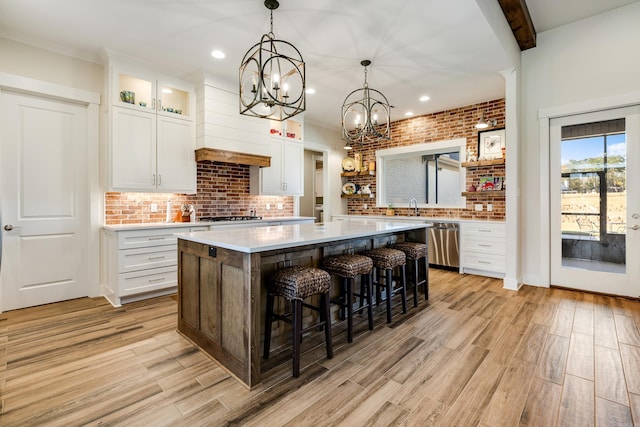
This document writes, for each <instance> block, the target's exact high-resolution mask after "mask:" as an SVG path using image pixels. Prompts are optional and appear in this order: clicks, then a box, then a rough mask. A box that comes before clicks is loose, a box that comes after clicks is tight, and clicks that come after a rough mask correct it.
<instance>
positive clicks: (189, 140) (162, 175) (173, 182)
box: [109, 66, 196, 193]
mask: <svg viewBox="0 0 640 427" xmlns="http://www.w3.org/2000/svg"><path fill="white" fill-rule="evenodd" d="M110 70H111V79H110V81H111V91H110V93H111V105H112V107H111V114H110V119H111V127H110V131H111V133H110V148H111V151H110V168H109V170H110V172H111V180H110V185H109V187H110V189H112V190H115V191H146V192H171V193H195V192H196V162H195V151H194V150H195V123H194V120H193V113H194V110H195V95H194V93H195V92H194V89H193V87H192V86H191V85H189V84H187V83H183V82H172V83H167V81H168V79H167V80H166V81H165V80H162V79H161V78H160V77H158V76H156V75H153V74H151V73H148V72H146V71H144V70H140V69H136V68H135V67H132V68H131V69H124V68H119V67H117V66H112V67H111V68H110Z"/></svg>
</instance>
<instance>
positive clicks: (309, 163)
mask: <svg viewBox="0 0 640 427" xmlns="http://www.w3.org/2000/svg"><path fill="white" fill-rule="evenodd" d="M304 171H305V172H304V174H305V178H304V187H305V188H304V196H302V197H300V215H301V216H308V217H314V218H315V222H323V221H324V205H325V203H324V191H323V183H324V161H323V153H321V152H319V151H312V150H304Z"/></svg>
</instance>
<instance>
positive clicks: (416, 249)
mask: <svg viewBox="0 0 640 427" xmlns="http://www.w3.org/2000/svg"><path fill="white" fill-rule="evenodd" d="M392 247H393V248H394V249H398V250H399V251H402V252H404V254H405V256H406V257H407V262H411V264H413V306H414V307H417V306H418V286H420V285H424V299H425V300H428V299H429V266H428V265H427V264H426V262H427V244H426V243H418V242H402V243H396V244H395V245H393V246H392ZM422 258H424V262H425V268H424V279H422V280H419V279H418V275H419V271H420V269H419V268H418V262H419V260H421V259H422Z"/></svg>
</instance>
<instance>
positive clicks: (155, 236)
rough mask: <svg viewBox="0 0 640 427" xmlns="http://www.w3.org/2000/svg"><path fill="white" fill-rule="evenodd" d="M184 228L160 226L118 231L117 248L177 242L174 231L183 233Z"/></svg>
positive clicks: (143, 246)
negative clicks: (158, 227)
mask: <svg viewBox="0 0 640 427" xmlns="http://www.w3.org/2000/svg"><path fill="white" fill-rule="evenodd" d="M186 231H187V230H186V229H184V228H179V227H178V228H176V227H173V228H160V229H155V230H133V231H123V232H120V233H118V249H129V248H146V247H150V246H164V245H171V244H177V238H176V236H174V233H183V232H186Z"/></svg>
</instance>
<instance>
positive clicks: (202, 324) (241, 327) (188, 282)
mask: <svg viewBox="0 0 640 427" xmlns="http://www.w3.org/2000/svg"><path fill="white" fill-rule="evenodd" d="M210 248H212V249H211V250H210ZM244 255H245V254H242V253H240V252H236V251H231V250H227V249H223V248H219V247H210V246H209V245H205V244H201V243H195V242H190V241H184V240H182V239H179V240H178V272H179V276H178V289H179V294H178V295H179V298H178V300H179V301H178V302H179V318H178V330H179V331H180V332H181V333H182V334H183V335H185V336H186V337H187V338H189V339H190V340H191V341H193V342H194V343H195V344H196V345H198V346H199V347H201V348H202V349H203V350H204V351H205V352H206V353H208V354H209V355H211V356H212V357H214V358H215V359H216V360H217V361H218V362H219V363H220V365H222V366H223V367H225V368H226V369H227V370H228V371H229V372H231V373H232V374H233V375H234V376H236V377H237V378H238V379H239V380H240V381H241V382H243V383H244V384H245V385H246V386H248V387H251V385H253V384H256V383H257V381H258V380H259V378H257V377H253V374H252V366H253V367H254V368H253V369H255V361H253V360H252V354H251V350H250V349H251V345H250V342H249V341H250V339H251V338H252V337H253V336H254V335H255V332H252V324H253V323H252V321H251V317H252V316H251V315H250V314H251V313H252V304H251V282H250V278H251V274H250V273H249V274H245V272H251V271H252V268H251V265H250V260H251V257H245V256H244ZM245 262H246V263H247V264H245ZM258 363H259V360H258ZM258 370H259V366H258Z"/></svg>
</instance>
